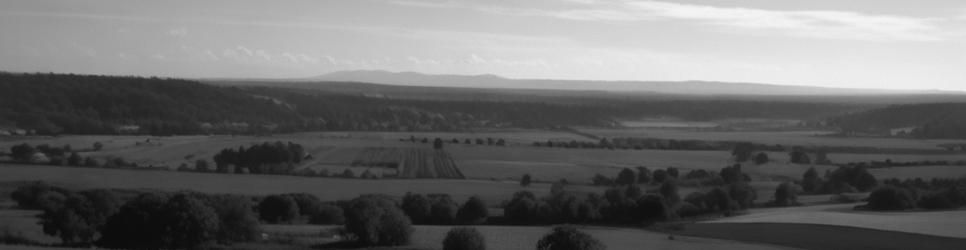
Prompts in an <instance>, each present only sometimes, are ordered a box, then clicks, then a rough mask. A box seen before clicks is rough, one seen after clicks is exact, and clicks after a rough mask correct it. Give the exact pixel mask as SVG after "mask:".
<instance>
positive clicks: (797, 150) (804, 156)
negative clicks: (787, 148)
mask: <svg viewBox="0 0 966 250" xmlns="http://www.w3.org/2000/svg"><path fill="white" fill-rule="evenodd" d="M788 158H789V161H791V162H792V163H795V164H810V163H812V160H811V158H809V157H808V153H805V149H804V148H802V147H794V148H793V149H792V151H791V152H788Z"/></svg>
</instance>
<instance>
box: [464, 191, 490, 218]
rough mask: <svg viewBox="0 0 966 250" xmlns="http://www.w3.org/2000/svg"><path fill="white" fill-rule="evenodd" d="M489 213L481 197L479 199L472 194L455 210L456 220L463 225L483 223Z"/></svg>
mask: <svg viewBox="0 0 966 250" xmlns="http://www.w3.org/2000/svg"><path fill="white" fill-rule="evenodd" d="M489 214H490V212H489V209H488V208H487V207H486V203H485V202H483V199H480V197H479V196H472V197H470V198H469V199H468V200H466V203H463V206H462V207H460V209H459V211H457V212H456V221H457V222H458V223H460V224H464V225H478V224H485V223H486V219H487V218H488V217H489V216H490V215H489Z"/></svg>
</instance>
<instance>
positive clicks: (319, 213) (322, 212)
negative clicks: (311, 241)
mask: <svg viewBox="0 0 966 250" xmlns="http://www.w3.org/2000/svg"><path fill="white" fill-rule="evenodd" d="M309 223H312V224H316V225H341V224H342V223H345V215H344V212H343V211H342V208H340V207H338V206H334V205H329V204H322V205H319V206H318V207H316V208H315V210H314V211H312V212H311V213H310V214H309Z"/></svg>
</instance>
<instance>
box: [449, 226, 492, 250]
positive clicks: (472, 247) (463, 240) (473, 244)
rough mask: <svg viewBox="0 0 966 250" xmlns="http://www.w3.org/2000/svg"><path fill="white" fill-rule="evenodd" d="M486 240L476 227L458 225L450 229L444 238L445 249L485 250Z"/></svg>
mask: <svg viewBox="0 0 966 250" xmlns="http://www.w3.org/2000/svg"><path fill="white" fill-rule="evenodd" d="M484 249H486V240H485V239H484V238H483V234H480V232H479V231H477V230H476V229H475V228H469V227H458V228H453V229H451V230H449V232H448V233H446V238H445V239H443V250H484Z"/></svg>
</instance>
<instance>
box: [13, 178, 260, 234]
mask: <svg viewBox="0 0 966 250" xmlns="http://www.w3.org/2000/svg"><path fill="white" fill-rule="evenodd" d="M11 197H12V198H14V200H16V201H17V202H18V204H20V206H21V207H24V208H31V209H41V210H43V214H41V215H40V216H39V218H40V224H41V225H42V226H43V230H44V233H46V234H48V235H52V236H57V237H60V238H61V240H62V242H63V244H64V245H66V246H85V247H86V246H92V245H95V246H99V247H106V248H124V249H160V248H172V249H188V248H199V247H204V246H210V245H213V244H231V243H233V242H243V241H251V240H254V239H255V236H256V235H257V233H258V232H259V231H260V229H259V224H258V220H257V219H256V218H255V214H254V211H253V209H252V207H251V204H250V203H251V202H250V200H248V199H247V198H245V197H241V196H231V195H204V194H199V193H187V192H182V193H176V194H165V193H143V194H140V195H137V197H135V198H133V199H131V200H129V201H126V202H125V201H124V200H122V199H121V198H120V196H119V195H117V194H116V193H115V192H114V191H111V190H103V189H95V190H83V191H79V192H74V191H71V190H67V189H64V188H59V187H53V186H50V185H48V184H46V183H43V182H34V183H30V184H27V185H23V186H20V187H18V188H17V190H15V191H14V192H13V193H11Z"/></svg>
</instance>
